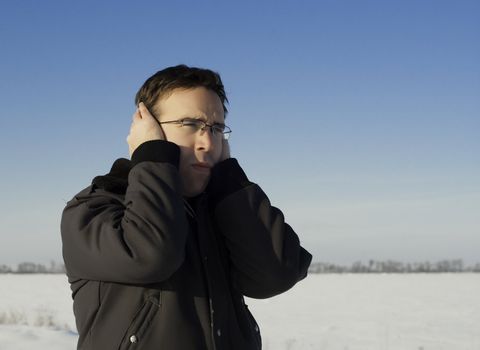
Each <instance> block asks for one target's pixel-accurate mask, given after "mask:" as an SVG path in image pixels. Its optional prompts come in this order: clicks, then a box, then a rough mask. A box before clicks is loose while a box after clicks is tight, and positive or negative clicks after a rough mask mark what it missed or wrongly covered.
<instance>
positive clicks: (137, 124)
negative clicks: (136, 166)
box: [127, 102, 165, 158]
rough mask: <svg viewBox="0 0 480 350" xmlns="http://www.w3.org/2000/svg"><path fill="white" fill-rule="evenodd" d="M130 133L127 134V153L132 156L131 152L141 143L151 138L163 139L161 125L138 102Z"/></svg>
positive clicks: (141, 103)
mask: <svg viewBox="0 0 480 350" xmlns="http://www.w3.org/2000/svg"><path fill="white" fill-rule="evenodd" d="M132 119H133V121H132V125H131V126H130V133H129V134H128V136H127V143H128V153H129V155H130V158H132V154H133V152H134V151H135V150H136V149H137V147H138V146H140V145H141V144H142V143H144V142H146V141H151V140H165V134H164V133H163V130H162V127H161V126H160V124H159V123H158V121H157V120H155V117H154V116H153V115H152V114H151V113H150V112H149V111H148V109H147V107H146V106H145V105H144V104H143V102H140V103H139V105H138V108H137V110H136V111H135V113H134V114H133V117H132Z"/></svg>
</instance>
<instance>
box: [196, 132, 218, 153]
mask: <svg viewBox="0 0 480 350" xmlns="http://www.w3.org/2000/svg"><path fill="white" fill-rule="evenodd" d="M213 147H214V140H213V134H212V129H211V128H210V127H208V126H207V127H205V128H203V129H201V130H198V132H197V135H196V148H197V149H200V150H203V151H211V150H212V149H213Z"/></svg>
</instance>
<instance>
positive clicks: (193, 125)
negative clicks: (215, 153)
mask: <svg viewBox="0 0 480 350" xmlns="http://www.w3.org/2000/svg"><path fill="white" fill-rule="evenodd" d="M155 120H157V119H156V118H155ZM158 124H179V125H180V126H181V127H184V128H186V129H187V131H192V133H196V132H197V131H198V130H202V131H205V128H206V127H207V126H208V127H209V128H210V130H211V131H212V136H213V137H220V136H223V138H224V139H225V140H228V138H229V137H230V133H231V132H232V130H231V129H230V128H229V127H228V126H226V125H225V124H218V123H216V124H208V123H206V122H204V121H203V120H200V119H193V118H185V119H179V120H167V121H164V122H158Z"/></svg>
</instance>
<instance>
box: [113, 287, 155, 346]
mask: <svg viewBox="0 0 480 350" xmlns="http://www.w3.org/2000/svg"><path fill="white" fill-rule="evenodd" d="M161 295H162V294H161V291H156V292H155V293H150V294H148V295H146V296H145V299H144V301H143V304H142V305H141V306H140V308H139V309H138V311H137V312H136V313H135V316H134V317H133V319H132V322H131V323H130V326H129V327H128V329H127V331H126V332H125V334H124V336H123V339H122V342H121V344H120V347H119V350H128V349H136V348H141V344H142V340H143V338H144V336H145V335H146V334H147V331H148V330H149V328H150V324H151V323H152V320H153V318H154V317H155V315H156V314H157V312H158V311H159V310H160V308H161V306H162V303H161Z"/></svg>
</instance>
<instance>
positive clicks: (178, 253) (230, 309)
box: [61, 140, 312, 350]
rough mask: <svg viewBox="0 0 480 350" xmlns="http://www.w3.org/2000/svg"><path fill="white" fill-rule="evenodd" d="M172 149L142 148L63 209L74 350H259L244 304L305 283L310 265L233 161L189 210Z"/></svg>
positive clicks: (163, 144) (217, 170) (162, 145)
mask: <svg viewBox="0 0 480 350" xmlns="http://www.w3.org/2000/svg"><path fill="white" fill-rule="evenodd" d="M179 152H180V149H179V147H178V146H177V145H175V144H173V143H171V142H168V141H161V140H154V141H148V142H145V143H143V144H141V145H140V146H139V147H138V148H137V149H136V150H135V152H134V153H133V155H132V160H131V161H130V160H128V159H125V158H119V159H117V160H116V161H115V162H114V164H113V166H112V168H111V171H110V173H108V174H106V175H103V176H97V177H95V178H94V179H93V181H92V183H91V185H90V186H88V187H87V188H85V189H83V190H82V191H80V192H79V193H78V194H77V195H75V196H74V197H73V199H72V200H70V201H69V202H68V203H67V205H66V207H65V209H64V210H63V213H62V220H61V234H62V241H63V257H64V260H65V266H66V269H67V275H68V279H69V282H70V284H71V289H72V297H73V305H74V306H73V309H74V314H75V318H76V323H77V329H78V333H79V340H78V349H85V350H86V349H98V350H110V349H112V350H113V349H115V350H116V349H141V350H154V349H155V350H159V349H168V350H213V349H216V350H226V349H228V350H250V349H252V350H253V349H261V338H260V331H259V328H258V325H257V324H256V321H255V319H254V318H253V316H252V314H251V313H250V312H249V310H248V307H247V305H245V302H244V296H248V297H252V298H268V297H271V296H274V295H276V294H279V293H282V292H284V291H286V290H288V289H289V288H291V287H292V286H293V285H294V284H295V283H297V282H298V281H300V280H301V279H303V278H304V277H305V276H306V274H307V268H308V266H309V265H310V261H311V258H312V256H311V255H310V254H309V253H308V252H307V251H306V250H305V249H303V248H302V247H301V246H300V244H299V239H298V236H297V235H296V234H295V232H294V231H293V230H292V228H291V227H290V226H289V225H288V224H286V223H285V221H284V217H283V215H282V213H281V211H280V210H278V209H277V208H275V207H272V206H271V205H270V202H269V200H268V198H267V196H266V195H265V193H264V192H263V191H262V190H261V189H260V187H259V186H258V185H256V184H254V183H252V182H250V181H249V180H248V179H247V177H246V175H245V174H244V172H243V170H242V169H241V168H240V166H239V165H238V162H237V161H236V160H235V159H233V158H230V159H227V160H224V161H222V162H220V163H218V164H217V165H216V166H215V167H214V168H213V169H212V173H211V178H210V181H209V185H208V187H207V189H206V191H205V192H204V193H202V194H201V195H199V196H197V197H195V198H192V199H190V200H188V201H187V200H185V199H184V198H183V197H182V195H181V188H180V179H179V172H178V164H179V154H180V153H179ZM279 312H281V310H279Z"/></svg>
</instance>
